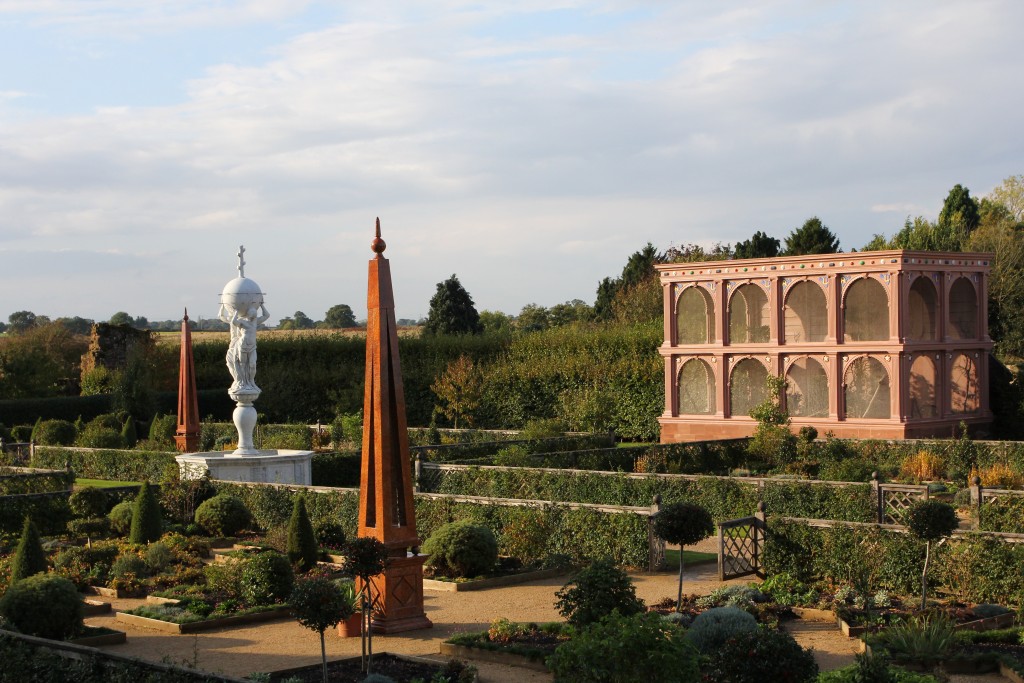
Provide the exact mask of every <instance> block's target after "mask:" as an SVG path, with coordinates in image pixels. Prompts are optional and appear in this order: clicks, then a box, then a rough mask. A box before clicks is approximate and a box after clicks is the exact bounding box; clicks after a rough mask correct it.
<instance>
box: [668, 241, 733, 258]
mask: <svg viewBox="0 0 1024 683" xmlns="http://www.w3.org/2000/svg"><path fill="white" fill-rule="evenodd" d="M733 256H734V254H733V250H732V247H731V246H729V245H728V244H723V243H721V242H715V243H714V244H713V245H711V248H710V249H705V248H704V247H702V246H700V245H699V244H684V245H682V246H679V247H675V246H672V247H669V248H668V249H667V250H665V263H697V262H699V261H727V260H729V259H731V258H733Z"/></svg>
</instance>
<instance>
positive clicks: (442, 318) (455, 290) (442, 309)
mask: <svg viewBox="0 0 1024 683" xmlns="http://www.w3.org/2000/svg"><path fill="white" fill-rule="evenodd" d="M423 331H424V333H426V334H480V333H481V332H483V326H482V325H481V324H480V314H479V313H477V311H476V307H475V306H474V305H473V298H472V297H471V296H470V295H469V292H467V291H466V290H465V288H464V287H463V286H462V283H461V282H459V278H458V277H456V275H455V274H454V273H453V274H452V276H451V277H450V278H448V279H447V280H445V281H444V282H439V283H437V292H436V293H435V294H434V296H433V297H432V298H431V299H430V312H429V313H428V314H427V322H426V324H425V325H424V326H423Z"/></svg>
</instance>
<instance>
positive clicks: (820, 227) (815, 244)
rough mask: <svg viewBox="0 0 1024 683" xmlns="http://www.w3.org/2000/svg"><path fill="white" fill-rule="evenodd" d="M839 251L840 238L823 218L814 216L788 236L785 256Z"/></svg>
mask: <svg viewBox="0 0 1024 683" xmlns="http://www.w3.org/2000/svg"><path fill="white" fill-rule="evenodd" d="M838 252H839V238H838V237H836V236H835V234H833V232H832V231H831V230H829V229H828V226H826V225H825V224H824V223H822V222H821V219H820V218H818V217H817V216H812V217H811V218H808V219H807V220H806V221H804V224H803V225H802V226H800V227H799V228H796V229H795V230H793V232H791V233H789V236H788V237H786V251H785V253H784V255H785V256H803V255H805V254H835V253H838Z"/></svg>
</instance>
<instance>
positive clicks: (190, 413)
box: [174, 308, 200, 453]
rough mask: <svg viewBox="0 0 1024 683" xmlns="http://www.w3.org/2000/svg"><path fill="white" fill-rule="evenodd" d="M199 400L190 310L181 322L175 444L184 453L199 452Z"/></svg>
mask: <svg viewBox="0 0 1024 683" xmlns="http://www.w3.org/2000/svg"><path fill="white" fill-rule="evenodd" d="M199 429H200V427H199V399H198V395H197V394H196V364H195V361H194V360H193V358H192V330H191V329H189V326H188V309H187V308H186V309H185V317H184V318H183V319H182V321H181V363H180V365H179V367H178V428H177V429H175V430H174V443H175V445H176V446H177V447H178V450H179V451H181V452H182V453H195V452H197V451H198V450H199Z"/></svg>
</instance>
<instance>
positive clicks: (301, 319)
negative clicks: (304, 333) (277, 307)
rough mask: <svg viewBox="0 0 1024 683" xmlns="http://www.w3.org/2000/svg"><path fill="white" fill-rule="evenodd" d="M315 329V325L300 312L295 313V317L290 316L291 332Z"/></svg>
mask: <svg viewBox="0 0 1024 683" xmlns="http://www.w3.org/2000/svg"><path fill="white" fill-rule="evenodd" d="M314 327H316V323H315V322H314V321H313V320H311V319H310V317H309V316H308V315H306V314H305V313H303V312H302V311H295V315H293V316H292V326H291V329H293V330H311V329H313V328H314Z"/></svg>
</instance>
